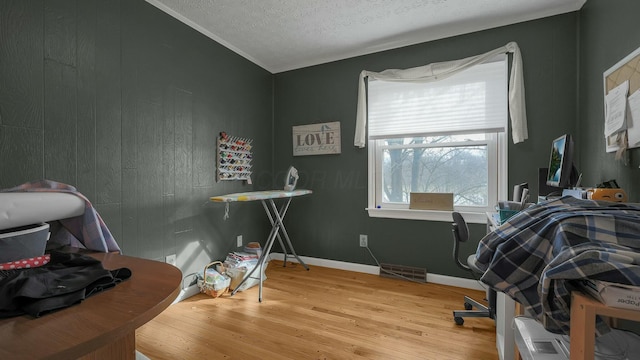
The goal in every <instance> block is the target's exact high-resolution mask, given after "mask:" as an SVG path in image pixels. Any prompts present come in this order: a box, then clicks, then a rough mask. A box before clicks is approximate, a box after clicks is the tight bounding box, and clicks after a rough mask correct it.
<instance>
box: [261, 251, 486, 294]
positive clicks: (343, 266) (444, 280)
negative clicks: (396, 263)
mask: <svg viewBox="0 0 640 360" xmlns="http://www.w3.org/2000/svg"><path fill="white" fill-rule="evenodd" d="M269 257H270V258H271V259H275V260H280V261H284V254H282V253H271V254H269ZM300 259H301V260H302V261H304V262H305V263H306V264H308V265H316V266H322V267H328V268H332V269H340V270H347V271H355V272H361V273H366V274H373V275H380V268H378V267H377V266H373V265H363V264H356V263H350V262H345V261H336V260H327V259H320V258H312V257H308V256H300ZM287 261H292V262H298V261H297V260H296V258H295V257H294V256H290V255H287ZM427 282H428V283H434V284H441V285H449V286H455V287H460V288H464V289H473V290H485V288H484V287H483V286H482V285H481V284H480V283H479V282H478V281H476V280H471V279H465V278H459V277H454V276H448V275H439V274H430V273H427Z"/></svg>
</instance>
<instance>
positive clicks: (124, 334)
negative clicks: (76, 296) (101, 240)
mask: <svg viewBox="0 0 640 360" xmlns="http://www.w3.org/2000/svg"><path fill="white" fill-rule="evenodd" d="M88 255H90V256H93V257H94V258H96V259H99V260H101V261H102V264H103V266H104V267H105V268H106V269H118V268H123V267H126V268H129V269H130V270H131V278H129V279H128V280H125V281H123V282H122V283H120V284H118V285H116V286H115V287H113V288H111V289H108V290H106V291H104V292H101V293H98V294H96V295H93V296H91V297H89V298H88V299H86V300H84V301H83V302H81V303H80V304H78V305H73V306H70V307H68V308H66V309H64V310H60V311H57V312H53V313H50V314H47V315H44V316H42V317H40V318H33V317H31V316H28V315H23V316H18V317H13V318H8V319H2V320H0V359H65V360H67V359H78V358H80V359H135V341H136V338H135V330H136V329H137V328H138V327H140V326H142V325H143V324H145V323H146V322H148V321H149V320H151V319H153V318H154V317H155V316H156V315H158V314H160V313H161V312H162V311H163V310H164V309H166V308H167V307H168V306H169V305H171V303H172V302H173V300H174V299H175V298H176V297H177V296H178V294H179V292H180V284H181V281H182V273H181V272H180V269H178V268H176V267H174V266H172V265H169V264H166V263H162V262H159V261H152V260H146V259H140V258H135V257H130V256H124V255H119V254H116V253H91V254H88Z"/></svg>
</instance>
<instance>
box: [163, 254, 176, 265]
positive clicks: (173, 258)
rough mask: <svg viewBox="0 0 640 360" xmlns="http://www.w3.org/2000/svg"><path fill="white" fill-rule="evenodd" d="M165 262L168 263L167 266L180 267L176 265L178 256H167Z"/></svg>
mask: <svg viewBox="0 0 640 360" xmlns="http://www.w3.org/2000/svg"><path fill="white" fill-rule="evenodd" d="M164 262H166V263H167V264H171V265H173V266H176V267H177V266H178V264H177V263H176V254H171V255H167V256H165V258H164Z"/></svg>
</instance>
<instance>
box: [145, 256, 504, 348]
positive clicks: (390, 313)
mask: <svg viewBox="0 0 640 360" xmlns="http://www.w3.org/2000/svg"><path fill="white" fill-rule="evenodd" d="M310 269H311V270H310V271H306V270H305V269H304V268H303V267H302V266H301V265H299V264H295V263H292V264H287V267H282V262H278V261H271V263H270V265H269V267H268V269H267V271H266V274H267V278H268V279H267V280H265V282H264V289H263V301H262V303H259V302H258V287H257V286H255V287H253V288H251V289H248V290H246V291H244V292H238V293H236V294H235V295H234V296H233V297H230V296H228V295H223V296H222V297H219V298H212V297H209V296H207V295H204V294H198V295H196V296H194V297H191V298H189V299H187V300H184V301H182V302H180V303H177V304H175V305H172V306H170V307H169V308H168V309H167V310H165V311H164V312H163V313H161V314H160V315H159V316H157V317H156V318H155V319H153V320H152V321H150V322H149V323H147V324H146V325H144V326H143V327H141V328H140V329H138V331H137V332H136V344H137V346H136V347H137V350H139V351H140V352H142V353H143V354H145V355H146V356H148V357H149V358H151V359H153V360H156V359H158V360H160V359H172V360H174V359H385V360H389V359H392V360H395V359H421V360H422V359H464V360H467V359H473V360H482V359H487V360H495V359H498V354H497V350H496V346H495V343H496V337H495V325H494V323H493V321H491V320H489V319H486V318H479V319H473V318H469V319H466V320H465V323H464V325H463V326H457V325H455V324H454V322H453V315H452V313H451V311H452V310H453V309H461V308H462V305H463V296H464V295H471V296H472V297H474V298H475V299H482V298H483V295H484V293H483V292H480V291H471V290H467V289H460V288H455V287H450V286H444V285H437V284H418V283H413V282H409V281H404V280H397V279H389V278H382V277H379V276H376V275H369V274H362V273H356V272H349V271H343V270H336V269H330V268H323V267H317V266H310Z"/></svg>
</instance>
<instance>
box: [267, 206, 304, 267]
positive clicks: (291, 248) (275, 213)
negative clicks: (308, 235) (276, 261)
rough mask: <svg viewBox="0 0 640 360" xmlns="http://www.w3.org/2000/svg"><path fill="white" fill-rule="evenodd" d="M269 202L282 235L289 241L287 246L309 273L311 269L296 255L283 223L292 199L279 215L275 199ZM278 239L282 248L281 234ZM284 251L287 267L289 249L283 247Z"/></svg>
mask: <svg viewBox="0 0 640 360" xmlns="http://www.w3.org/2000/svg"><path fill="white" fill-rule="evenodd" d="M269 202H270V203H271V208H272V209H273V213H274V216H275V217H276V220H277V224H279V225H280V230H282V234H283V235H284V239H285V240H286V241H287V245H289V249H290V250H291V254H293V256H294V257H295V258H296V259H297V260H298V262H299V263H300V264H302V266H304V268H305V269H307V271H308V270H309V267H308V266H307V264H305V263H304V261H302V259H300V257H299V256H298V254H296V251H295V249H294V248H293V244H291V239H290V238H289V233H287V229H286V228H285V227H284V223H283V222H282V220H284V215H285V214H286V212H287V208H289V203H290V202H291V198H289V201H287V204H286V207H285V208H283V210H284V212H281V213H279V212H278V209H277V208H276V204H275V202H274V201H273V199H269ZM278 239H279V240H280V245H281V246H282V245H283V244H282V239H280V234H278ZM282 250H283V251H284V260H285V262H284V264H285V266H286V264H287V253H288V251H287V249H286V248H285V247H284V246H282Z"/></svg>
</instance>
